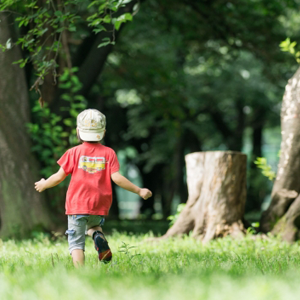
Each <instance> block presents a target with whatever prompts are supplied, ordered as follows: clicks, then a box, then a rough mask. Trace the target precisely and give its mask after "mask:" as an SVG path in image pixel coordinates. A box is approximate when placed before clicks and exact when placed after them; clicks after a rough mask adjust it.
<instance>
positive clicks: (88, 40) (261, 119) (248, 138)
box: [0, 0, 300, 223]
mask: <svg viewBox="0 0 300 300" xmlns="http://www.w3.org/2000/svg"><path fill="white" fill-rule="evenodd" d="M26 5H27V7H26ZM298 8H299V1H297V0H284V1H279V0H275V1H263V0H261V1H251V0H247V1H246V0H242V1H230V2H228V1H222V0H214V1H190V0H186V1H177V0H176V1H174V0H172V1H171V0H161V1H156V0H143V1H112V0H109V1H102V0H99V1H58V0H57V1H54V0H53V1H46V0H45V1H22V2H20V1H2V2H1V6H0V9H1V10H2V11H5V14H7V15H9V17H10V18H12V19H14V20H15V21H14V22H12V23H13V24H11V25H12V26H13V27H14V30H15V31H16V34H17V35H18V37H19V38H22V37H24V35H26V34H27V35H28V32H30V30H33V29H34V28H36V27H37V28H39V31H38V33H34V34H32V39H33V41H31V40H32V39H30V40H26V39H25V40H24V41H23V42H21V43H17V44H19V45H15V43H16V42H17V39H16V38H13V36H12V37H11V39H10V40H7V41H6V42H2V48H3V49H4V50H5V48H7V49H6V51H10V50H9V49H8V48H10V47H11V46H14V47H20V46H22V55H23V60H20V61H19V64H20V65H21V66H23V67H24V70H25V74H26V80H27V85H28V90H29V89H30V88H31V87H33V90H34V89H36V90H37V91H39V90H40V92H41V95H42V98H43V100H44V101H45V107H44V108H43V109H41V108H40V107H39V104H38V103H37V99H38V98H40V95H39V93H35V92H33V91H32V92H30V93H29V92H28V93H29V97H30V99H29V103H30V107H31V124H29V125H28V135H30V137H31V140H32V151H33V152H34V154H35V156H36V158H37V159H38V161H39V163H40V168H39V170H40V174H41V175H42V176H49V175H50V174H51V172H53V171H55V170H56V169H57V166H56V160H57V159H58V158H59V156H60V155H61V154H62V153H63V152H64V151H65V150H66V149H67V148H68V147H71V146H73V145H74V144H76V138H75V136H74V129H75V127H76V123H75V117H76V115H77V113H78V112H79V111H81V110H82V109H84V108H86V107H93V108H97V109H99V110H101V111H102V112H103V113H104V114H105V115H106V116H107V124H108V125H107V135H106V137H105V144H106V145H108V146H109V147H112V148H114V149H115V150H116V152H117V153H118V156H119V159H120V161H121V163H122V165H123V167H122V171H123V173H124V174H125V175H126V176H128V177H129V178H131V179H132V180H136V182H137V183H140V184H141V185H145V186H146V187H148V188H149V189H151V190H152V191H153V194H154V196H153V198H152V199H151V200H148V201H147V202H140V203H137V202H138V201H139V200H138V199H136V198H130V199H129V200H128V198H127V197H128V195H127V194H124V193H121V192H120V191H118V190H117V191H115V196H116V197H115V200H117V201H115V202H114V206H113V208H112V211H111V217H115V218H117V217H119V216H120V213H121V217H124V216H126V214H125V212H126V209H128V205H129V204H130V203H132V205H133V204H134V203H135V206H132V207H131V208H130V211H131V217H141V216H142V217H143V218H144V217H146V218H150V219H151V218H166V217H167V216H169V215H170V214H171V213H172V212H174V208H175V207H176V206H177V204H179V203H184V202H185V201H186V199H187V188H186V182H185V177H186V175H185V165H184V155H185V154H188V153H191V152H195V151H205V150H227V149H229V150H236V151H243V152H245V153H247V154H248V165H249V168H248V187H247V188H248V190H247V194H248V196H247V203H246V209H247V213H248V216H249V220H250V221H251V220H252V219H253V217H251V214H249V213H256V214H258V215H259V214H260V213H261V209H262V204H263V203H264V202H265V203H267V201H268V195H269V194H270V191H271V186H272V185H271V183H270V182H269V181H268V179H267V178H265V177H264V176H262V175H261V173H260V171H258V170H257V168H256V166H255V165H254V160H255V159H256V158H257V157H261V156H266V157H267V158H268V160H269V161H270V162H271V164H272V165H273V166H276V165H277V161H278V152H279V147H280V128H279V125H280V117H279V115H280V104H281V99H282V95H283V91H284V86H285V85H286V83H287V80H288V79H289V78H290V77H291V76H292V74H293V73H294V72H295V70H296V69H297V63H296V61H295V59H294V58H293V57H292V56H289V55H288V54H286V53H282V52H281V51H280V47H279V44H280V42H281V41H283V40H285V39H286V37H290V38H291V39H292V40H299V33H298V28H299V20H300V15H299V13H298ZM39 9H41V11H40V13H39V14H38V13H37V11H38V10H39ZM3 13H4V12H2V14H3ZM47 14H49V16H47ZM18 18H19V19H18ZM47 18H48V19H49V20H52V21H53V23H51V24H50V23H47V22H46V21H45V20H46V19H47ZM131 19H132V21H131ZM26 20H27V21H28V22H27V23H26ZM22 21H23V23H22ZM52 21H51V22H52ZM49 22H50V21H49ZM53 24H54V26H52V25H53ZM38 26H40V27H38ZM0 35H2V32H0ZM19 42H20V39H19ZM31 44H32V45H33V46H32V47H31V46H30V45H31ZM53 45H54V46H53ZM99 46H100V47H99ZM51 47H52V48H51ZM47 49H48V50H47ZM46 50H47V51H48V52H49V53H48V54H47V53H46ZM54 50H55V51H54ZM38 51H40V52H38ZM43 51H44V52H43ZM45 57H46V58H45ZM47 62H48V64H47ZM5 67H6V69H7V68H8V67H7V66H3V65H1V75H0V76H5V74H6V73H7V72H8V70H4V68H5ZM1 92H2V91H1ZM16 113H17V110H16ZM0 130H2V128H1V129H0ZM16 143H17V141H16ZM0 155H1V154H0ZM0 161H1V160H0ZM0 167H1V166H0ZM37 179H38V178H37ZM32 188H33V185H32ZM65 190H66V185H63V186H59V187H56V188H55V189H53V190H49V191H47V197H48V203H49V205H48V210H49V211H50V212H51V215H59V216H62V218H63V213H64V208H63V207H64V193H65ZM125 199H127V202H126V201H125ZM0 201H3V199H0ZM129 202H130V203H129ZM128 203H129V204H128ZM117 204H119V205H117ZM0 213H1V214H2V213H4V212H3V211H1V212H0ZM1 218H3V216H2V215H1ZM59 222H60V221H58V223H59Z"/></svg>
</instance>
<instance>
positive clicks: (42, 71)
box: [0, 0, 132, 88]
mask: <svg viewBox="0 0 300 300" xmlns="http://www.w3.org/2000/svg"><path fill="white" fill-rule="evenodd" d="M127 2H128V1H115V0H97V1H93V2H91V3H89V1H81V0H65V1H58V2H56V1H52V0H46V1H33V0H26V1H18V0H15V1H13V0H2V1H1V3H0V12H2V11H9V12H10V13H11V12H14V13H15V14H13V15H12V16H13V17H14V20H15V22H16V24H17V25H18V27H19V28H24V29H25V30H23V31H21V32H22V33H23V34H22V35H21V36H20V37H19V38H18V39H17V41H15V44H17V45H20V46H21V48H22V49H23V50H26V53H27V55H26V56H27V57H24V58H23V59H20V60H18V61H16V62H15V63H16V64H19V65H20V67H21V68H23V67H24V66H25V65H26V64H27V63H29V62H32V63H33V65H34V67H35V70H36V73H37V76H38V82H36V83H37V84H41V83H42V80H43V78H44V76H45V75H46V74H48V73H49V72H50V71H52V72H54V75H56V68H57V67H58V55H59V54H63V55H62V56H66V53H67V52H68V51H69V50H68V49H66V48H67V47H68V45H67V44H66V42H63V39H64V38H65V39H66V34H68V36H69V37H71V36H72V34H74V33H76V32H77V31H78V30H79V28H82V27H83V26H82V24H83V23H84V24H85V26H88V27H92V28H93V31H94V32H95V33H96V34H98V33H100V32H102V31H107V30H110V31H113V32H114V31H115V30H119V28H120V26H121V24H122V23H125V22H127V21H131V20H132V15H131V14H130V13H128V12H127V13H125V14H123V15H118V16H115V15H116V13H117V12H118V10H119V8H121V7H123V6H125V4H126V3H127ZM108 25H109V26H110V27H109V26H108ZM63 35H64V36H63ZM114 43H115V41H114V35H113V39H110V38H108V37H103V42H102V43H100V44H99V46H98V47H103V46H106V45H108V44H114ZM12 44H13V42H12V41H11V39H9V40H8V41H7V42H6V44H5V45H0V49H2V51H5V50H8V49H10V48H11V47H12ZM34 87H35V88H37V86H36V85H35V86H34Z"/></svg>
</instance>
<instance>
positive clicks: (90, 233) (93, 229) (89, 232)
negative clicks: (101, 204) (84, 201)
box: [87, 226, 103, 237]
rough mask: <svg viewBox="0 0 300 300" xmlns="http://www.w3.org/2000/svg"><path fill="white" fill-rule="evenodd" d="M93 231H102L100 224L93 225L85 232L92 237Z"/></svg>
mask: <svg viewBox="0 0 300 300" xmlns="http://www.w3.org/2000/svg"><path fill="white" fill-rule="evenodd" d="M95 231H101V232H103V231H102V228H101V227H100V226H95V227H92V228H90V229H89V230H88V232H87V234H88V235H89V236H91V237H93V234H94V232H95Z"/></svg>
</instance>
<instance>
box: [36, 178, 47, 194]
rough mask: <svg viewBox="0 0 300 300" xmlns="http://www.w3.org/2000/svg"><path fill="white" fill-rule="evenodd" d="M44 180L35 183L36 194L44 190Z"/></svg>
mask: <svg viewBox="0 0 300 300" xmlns="http://www.w3.org/2000/svg"><path fill="white" fill-rule="evenodd" d="M45 181H46V180H45V179H44V178H42V179H41V180H40V181H38V182H36V183H35V189H36V190H37V191H38V192H40V193H41V192H42V191H44V190H45Z"/></svg>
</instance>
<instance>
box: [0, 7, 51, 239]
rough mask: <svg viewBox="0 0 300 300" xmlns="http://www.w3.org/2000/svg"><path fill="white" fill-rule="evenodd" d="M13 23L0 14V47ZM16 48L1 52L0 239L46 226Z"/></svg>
mask: <svg viewBox="0 0 300 300" xmlns="http://www.w3.org/2000/svg"><path fill="white" fill-rule="evenodd" d="M13 25H14V24H13V22H10V21H9V18H8V17H7V15H6V14H4V13H0V43H1V44H4V45H5V43H6V41H7V40H8V39H9V38H12V39H13V38H14V37H13ZM19 59H21V53H20V50H19V48H18V47H16V46H15V47H14V48H13V49H11V50H8V51H6V52H2V51H0V69H1V74H0V220H1V231H0V234H1V237H11V236H21V237H23V236H24V235H26V234H27V233H28V232H29V231H31V230H33V229H34V228H36V227H37V226H39V227H40V226H43V227H44V226H49V224H50V222H49V218H48V215H47V214H46V210H45V209H44V206H45V203H44V202H43V198H42V197H41V194H39V193H37V192H36V191H35V190H34V182H35V181H37V180H38V179H39V175H38V172H37V170H38V166H37V163H36V161H35V159H34V157H33V155H32V153H31V150H30V139H29V136H28V133H27V130H26V123H27V122H29V113H30V111H29V101H28V92H27V91H28V90H27V85H26V80H25V75H24V70H23V69H20V68H19V66H18V65H12V63H13V62H14V61H17V60H19Z"/></svg>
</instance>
